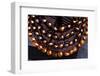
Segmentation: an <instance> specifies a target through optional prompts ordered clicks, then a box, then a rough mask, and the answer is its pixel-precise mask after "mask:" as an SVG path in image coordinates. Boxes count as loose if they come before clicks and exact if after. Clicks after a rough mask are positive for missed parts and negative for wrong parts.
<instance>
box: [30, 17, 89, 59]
mask: <svg viewBox="0 0 100 76" xmlns="http://www.w3.org/2000/svg"><path fill="white" fill-rule="evenodd" d="M87 22H88V21H87V18H86V17H84V18H82V19H81V20H78V19H77V20H73V21H72V23H73V25H76V26H75V27H73V25H72V24H68V25H64V24H62V25H64V26H61V27H56V26H55V27H53V29H52V31H55V32H57V31H59V32H60V33H62V34H63V32H66V34H65V35H62V36H58V35H53V34H52V33H49V31H47V30H46V29H43V26H42V25H41V23H44V25H45V26H48V29H49V28H50V27H52V22H50V21H48V19H46V18H44V17H43V19H42V20H40V19H39V18H38V16H35V15H29V17H28V24H29V26H28V30H29V31H28V36H29V40H30V41H31V42H32V46H33V47H36V48H37V49H39V50H40V51H42V52H43V53H46V54H47V55H48V56H54V57H63V56H70V55H72V54H74V53H75V52H77V51H78V50H79V48H81V47H82V45H83V44H84V43H85V41H86V40H87V35H88V32H87V27H88V25H87V24H88V23H87ZM36 24H37V25H36ZM80 26H81V28H80ZM66 28H67V29H69V30H70V29H73V30H72V31H71V32H67V31H66ZM76 31H78V32H76ZM73 35H76V36H75V38H74V39H73V40H71V41H67V43H66V44H64V43H61V44H55V42H48V40H47V39H45V38H44V36H45V37H46V38H48V39H51V40H56V39H58V38H59V39H63V41H64V39H69V38H70V37H72V36H73ZM37 38H38V39H37ZM39 41H40V42H42V43H40V42H39ZM59 41H60V40H59ZM75 43H77V44H76V45H75V46H73V45H74V44H75ZM44 45H47V47H45V46H44ZM70 46H73V47H72V48H71V49H69V50H67V49H66V50H64V51H62V50H60V51H57V50H56V51H55V50H52V48H56V49H59V48H60V49H63V48H64V47H70ZM50 48H51V49H50Z"/></svg>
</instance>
